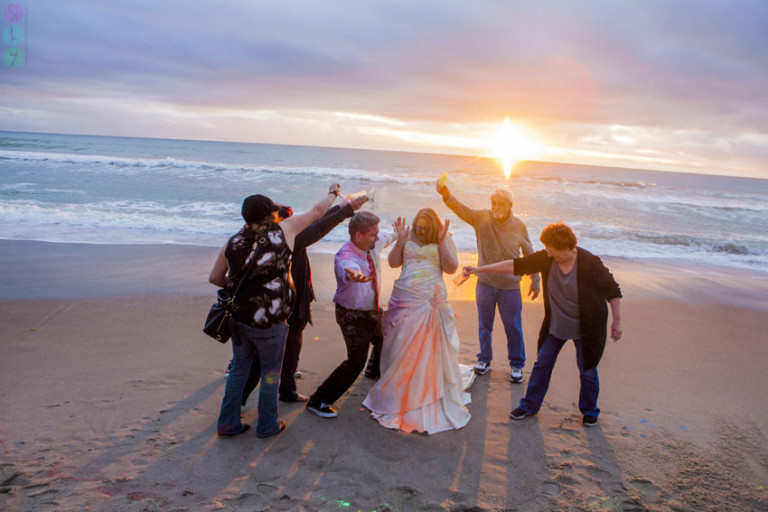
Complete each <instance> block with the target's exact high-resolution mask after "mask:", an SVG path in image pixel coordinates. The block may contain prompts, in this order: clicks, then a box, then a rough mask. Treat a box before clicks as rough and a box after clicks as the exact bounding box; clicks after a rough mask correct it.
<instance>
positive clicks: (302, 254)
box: [288, 204, 355, 329]
mask: <svg viewBox="0 0 768 512" xmlns="http://www.w3.org/2000/svg"><path fill="white" fill-rule="evenodd" d="M354 214H355V211H354V210H353V209H352V207H351V206H350V205H349V204H347V205H345V206H344V207H341V206H338V205H337V206H334V207H333V208H331V209H330V210H328V211H327V212H326V214H325V215H324V216H323V217H322V218H321V219H319V220H316V221H315V222H313V223H312V224H310V225H309V226H307V227H306V228H304V230H303V231H301V233H299V234H298V235H296V239H295V240H294V242H293V261H292V262H291V278H292V279H293V285H294V287H295V288H296V290H295V291H296V298H295V301H294V303H293V310H292V311H291V316H290V317H289V318H288V324H289V325H290V326H291V327H297V328H299V329H303V328H304V326H306V325H307V322H309V323H312V313H311V310H310V307H309V305H310V303H311V302H312V301H314V300H315V291H314V290H313V289H312V269H311V268H310V267H309V257H307V247H309V246H310V245H312V244H314V243H315V242H317V241H318V240H320V239H322V238H323V237H324V236H325V235H327V234H328V233H330V232H331V230H332V229H333V228H335V227H336V226H338V225H339V224H340V223H341V222H342V221H343V220H344V219H347V218H349V217H352V216H353V215H354Z"/></svg>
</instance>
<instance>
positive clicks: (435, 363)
mask: <svg viewBox="0 0 768 512" xmlns="http://www.w3.org/2000/svg"><path fill="white" fill-rule="evenodd" d="M449 244H450V247H451V249H452V250H453V251H455V250H456V248H455V246H454V245H453V242H452V241H451V240H450V239H449ZM382 330H383V334H384V345H383V348H382V353H381V378H380V379H379V381H378V382H376V384H375V385H374V386H373V387H372V388H371V390H370V392H369V393H368V396H367V397H366V398H365V400H364V401H363V405H364V406H365V407H367V408H368V409H369V410H370V411H371V416H373V417H374V418H375V419H376V420H378V422H379V423H381V425H382V426H384V427H387V428H392V429H399V430H402V431H405V432H413V431H416V432H427V433H429V434H434V433H436V432H442V431H445V430H451V429H458V428H461V427H463V426H464V425H466V424H467V422H468V421H469V418H470V414H469V411H468V410H467V408H466V407H465V405H466V404H468V403H469V402H470V395H469V393H467V392H466V389H468V388H469V386H471V385H472V382H473V381H474V373H473V371H472V367H471V366H466V365H459V338H458V336H457V335H456V329H455V326H454V316H453V310H452V309H451V307H450V305H449V304H448V300H447V294H446V291H445V284H444V283H443V275H442V272H441V271H440V255H439V253H438V247H437V244H429V245H424V246H419V245H418V244H416V243H415V242H413V241H410V240H409V241H408V242H406V243H405V246H404V247H403V268H402V271H401V273H400V277H399V278H398V279H397V280H396V281H395V284H394V288H393V289H392V295H391V298H390V301H389V308H388V309H387V311H385V312H384V316H383V319H382Z"/></svg>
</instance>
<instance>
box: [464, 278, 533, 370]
mask: <svg viewBox="0 0 768 512" xmlns="http://www.w3.org/2000/svg"><path fill="white" fill-rule="evenodd" d="M475 300H476V301H477V323H478V337H479V338H480V353H478V354H477V360H478V361H483V362H486V363H490V362H491V360H493V348H492V342H493V336H492V334H493V321H494V320H495V318H496V306H497V305H498V307H499V315H500V316H501V322H502V324H503V325H504V332H505V333H506V335H507V358H508V359H509V366H511V367H512V368H522V367H524V366H525V343H524V342H523V325H522V324H523V322H522V318H521V314H522V312H523V300H522V298H521V297H520V290H519V289H518V290H501V289H499V288H493V287H492V286H488V285H487V284H483V283H477V288H476V289H475Z"/></svg>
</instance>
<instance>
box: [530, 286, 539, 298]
mask: <svg viewBox="0 0 768 512" xmlns="http://www.w3.org/2000/svg"><path fill="white" fill-rule="evenodd" d="M540 291H541V289H540V288H534V287H533V285H531V288H530V289H529V290H528V296H529V297H531V296H532V297H531V300H536V297H538V296H539V292H540Z"/></svg>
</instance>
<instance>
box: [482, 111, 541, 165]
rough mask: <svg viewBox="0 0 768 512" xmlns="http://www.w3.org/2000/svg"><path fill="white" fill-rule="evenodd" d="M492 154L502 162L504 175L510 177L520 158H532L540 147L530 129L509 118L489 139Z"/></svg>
mask: <svg viewBox="0 0 768 512" xmlns="http://www.w3.org/2000/svg"><path fill="white" fill-rule="evenodd" d="M488 147H489V149H490V151H491V154H492V156H493V157H494V158H496V159H497V160H498V161H499V163H500V164H501V168H502V170H503V171H504V176H505V177H506V178H509V177H510V175H511V174H512V168H513V167H514V166H515V164H516V163H517V162H518V161H520V160H525V159H528V158H531V157H532V156H533V155H534V154H535V153H536V151H537V150H538V148H539V143H538V142H536V139H535V138H534V136H533V134H532V133H531V131H530V130H529V129H527V128H526V127H524V126H521V125H519V124H513V123H511V122H510V121H509V118H507V119H504V123H503V124H502V125H501V127H500V128H499V129H498V130H497V131H496V133H495V134H494V135H493V136H491V138H490V140H489V141H488Z"/></svg>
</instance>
